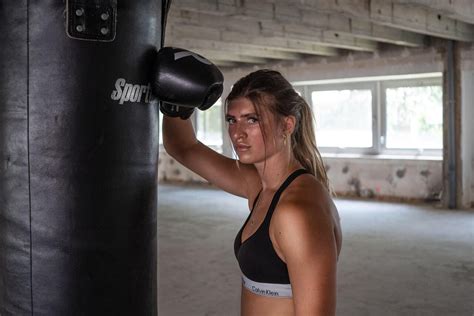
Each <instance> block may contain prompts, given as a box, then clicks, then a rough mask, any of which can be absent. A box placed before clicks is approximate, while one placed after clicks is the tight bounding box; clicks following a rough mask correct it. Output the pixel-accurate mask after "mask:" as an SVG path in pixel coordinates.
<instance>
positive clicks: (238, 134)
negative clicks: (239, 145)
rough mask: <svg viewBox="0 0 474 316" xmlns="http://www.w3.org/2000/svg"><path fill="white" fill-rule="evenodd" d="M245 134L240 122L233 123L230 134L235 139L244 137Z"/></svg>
mask: <svg viewBox="0 0 474 316" xmlns="http://www.w3.org/2000/svg"><path fill="white" fill-rule="evenodd" d="M246 135H247V134H246V133H245V129H244V127H243V126H242V124H239V123H235V124H234V126H233V129H232V136H233V138H234V139H235V140H238V139H241V138H244V137H245V136H246Z"/></svg>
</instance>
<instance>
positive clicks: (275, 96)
mask: <svg viewBox="0 0 474 316" xmlns="http://www.w3.org/2000/svg"><path fill="white" fill-rule="evenodd" d="M241 97H244V98H247V99H249V100H250V101H251V102H252V103H253V105H254V106H255V111H256V112H257V114H258V115H259V116H261V115H262V113H263V111H262V109H263V108H264V107H266V108H268V109H269V110H270V111H269V112H270V113H274V115H275V117H276V119H277V121H281V120H283V118H284V117H287V116H290V115H292V116H294V117H295V118H296V125H295V129H294V131H293V133H292V135H291V144H292V152H293V155H294V157H295V159H297V160H298V162H299V163H300V164H301V165H303V167H304V168H305V169H306V170H308V171H309V172H310V173H311V174H313V175H314V176H315V177H316V178H317V179H318V180H319V181H320V182H321V183H322V184H323V185H324V186H325V187H326V189H327V190H328V191H329V192H331V189H330V187H329V180H328V177H327V174H326V168H325V166H324V163H323V159H322V157H321V154H320V153H319V150H318V148H317V146H316V136H315V132H314V125H313V112H312V111H311V108H310V106H309V105H308V103H307V102H306V101H305V100H304V99H303V98H302V97H301V96H300V95H299V94H298V93H297V92H296V91H295V89H293V87H292V85H291V84H290V83H289V82H288V81H287V80H286V79H285V78H284V77H283V76H282V74H281V73H279V72H278V71H275V70H269V69H261V70H257V71H255V72H252V73H250V74H248V75H247V76H245V77H243V78H241V79H240V80H239V81H237V82H236V83H235V84H234V86H233V87H232V91H231V92H230V93H229V95H228V96H227V98H226V100H225V105H226V106H227V105H228V104H229V102H231V101H232V100H235V99H237V98H241ZM260 124H262V123H260ZM265 130H266V129H265V128H262V133H263V137H264V141H265V138H266V135H265Z"/></svg>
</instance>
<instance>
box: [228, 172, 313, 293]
mask: <svg viewBox="0 0 474 316" xmlns="http://www.w3.org/2000/svg"><path fill="white" fill-rule="evenodd" d="M305 173H308V171H306V170H304V169H299V170H296V171H294V172H293V173H292V174H291V175H290V176H288V178H287V179H286V180H285V181H284V182H283V184H282V185H281V186H280V188H278V190H277V191H276V193H275V195H274V196H273V199H272V202H271V204H270V207H269V208H268V211H267V214H266V215H265V218H264V220H263V222H262V224H261V225H260V226H259V227H258V229H257V230H256V231H255V233H253V234H252V235H251V236H250V237H248V238H247V239H246V240H245V241H244V242H242V231H243V229H244V227H245V225H247V222H248V221H249V219H250V216H251V214H252V213H250V214H249V216H248V218H247V220H246V221H245V223H244V225H243V226H242V228H241V229H240V231H239V232H238V234H237V236H236V238H235V242H234V253H235V256H236V257H237V261H238V262H239V266H240V269H241V271H242V274H243V276H244V277H246V279H249V280H251V281H254V282H259V283H273V284H290V278H289V275H288V268H287V266H286V264H285V262H283V261H282V260H281V259H280V257H278V255H277V253H276V252H275V249H274V248H273V244H272V241H271V240H270V235H269V227H270V220H271V218H272V215H273V212H274V210H275V207H276V205H277V204H278V201H279V199H280V196H281V193H282V192H283V191H284V190H285V189H286V188H287V187H288V185H290V183H291V182H292V181H293V180H294V179H295V178H296V177H298V176H299V175H302V174H305ZM259 196H260V193H259V194H258V196H257V198H255V201H254V203H253V206H252V211H251V212H253V209H254V208H255V204H256V201H257V200H258V198H259ZM244 283H245V282H244Z"/></svg>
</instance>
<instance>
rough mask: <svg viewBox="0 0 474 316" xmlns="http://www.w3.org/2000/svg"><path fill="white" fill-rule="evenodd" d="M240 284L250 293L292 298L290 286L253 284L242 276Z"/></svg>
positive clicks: (253, 282)
mask: <svg viewBox="0 0 474 316" xmlns="http://www.w3.org/2000/svg"><path fill="white" fill-rule="evenodd" d="M242 284H243V285H244V286H245V288H247V289H248V290H249V291H250V292H252V293H255V294H258V295H263V296H270V297H293V292H292V291H291V284H274V283H260V282H255V281H252V280H250V279H249V278H247V277H246V276H245V275H242Z"/></svg>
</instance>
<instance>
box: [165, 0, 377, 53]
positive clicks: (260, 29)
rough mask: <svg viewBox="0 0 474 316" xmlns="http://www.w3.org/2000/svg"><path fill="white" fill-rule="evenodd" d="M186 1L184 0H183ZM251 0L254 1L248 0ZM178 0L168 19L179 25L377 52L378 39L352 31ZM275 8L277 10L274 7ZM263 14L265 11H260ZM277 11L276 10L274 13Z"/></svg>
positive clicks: (169, 21) (171, 22)
mask: <svg viewBox="0 0 474 316" xmlns="http://www.w3.org/2000/svg"><path fill="white" fill-rule="evenodd" d="M181 1H182V0H181ZM245 3H249V5H250V3H251V2H245ZM179 4H180V2H178V1H177V2H176V3H175V5H176V7H175V8H174V10H173V12H172V14H170V17H169V19H168V23H170V24H174V25H178V24H179V26H182V27H184V26H194V27H209V28H210V29H212V30H213V31H214V32H218V31H219V30H223V31H225V30H231V31H236V32H242V33H246V34H247V35H248V36H250V37H251V36H253V37H276V38H281V37H284V38H291V39H295V40H300V41H304V42H310V43H312V44H315V45H320V46H327V47H334V48H343V49H350V50H357V51H368V52H374V51H375V50H377V43H376V42H374V41H371V40H368V39H364V38H356V37H353V36H351V35H348V34H337V35H335V34H334V32H330V31H329V32H328V31H327V30H324V29H322V28H318V27H314V26H312V25H301V23H300V22H301V21H300V20H301V19H298V21H293V23H289V22H288V21H287V23H281V22H280V21H277V20H275V19H273V20H270V19H261V20H258V19H255V18H253V17H249V18H248V19H244V20H243V16H242V15H238V16H235V15H233V16H216V15H212V14H208V13H204V12H195V11H190V10H187V9H186V10H184V9H183V10H180V8H179V7H178V5H179ZM272 12H273V11H272ZM259 14H261V13H259ZM272 14H273V13H272Z"/></svg>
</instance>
